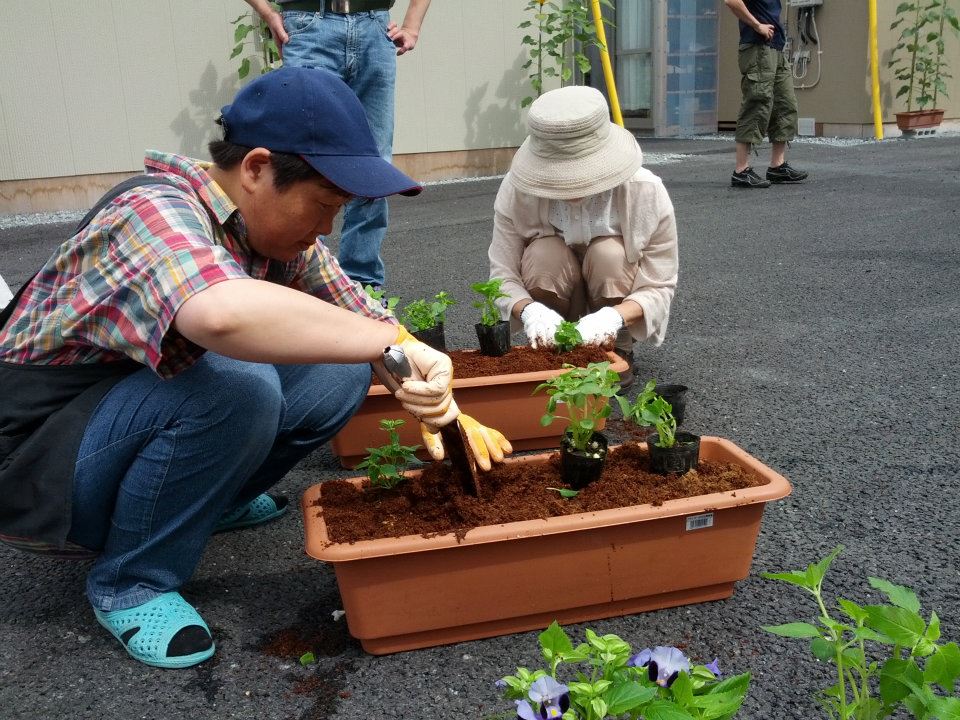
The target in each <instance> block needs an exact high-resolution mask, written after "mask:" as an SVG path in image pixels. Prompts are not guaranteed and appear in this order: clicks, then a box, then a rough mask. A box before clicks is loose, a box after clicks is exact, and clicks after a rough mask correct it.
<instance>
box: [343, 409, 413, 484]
mask: <svg viewBox="0 0 960 720" xmlns="http://www.w3.org/2000/svg"><path fill="white" fill-rule="evenodd" d="M402 425H404V421H403V420H381V421H380V429H381V430H386V431H387V433H389V436H390V442H389V443H388V444H387V445H382V446H380V447H378V448H367V457H366V458H365V459H364V460H363V462H361V463H360V464H359V465H357V469H358V470H366V471H367V477H368V478H370V487H373V488H378V489H381V490H391V489H393V488H395V487H396V486H397V485H399V484H400V483H401V482H403V479H404V476H403V471H404V469H405V468H406V467H407V465H409V464H410V463H412V462H415V461H416V459H417V455H416V452H417V450H418V449H419V447H420V446H419V445H401V444H400V433H399V432H397V430H398V428H400V427H401V426H402Z"/></svg>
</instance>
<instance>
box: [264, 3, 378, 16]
mask: <svg viewBox="0 0 960 720" xmlns="http://www.w3.org/2000/svg"><path fill="white" fill-rule="evenodd" d="M395 1H396V0H288V2H284V3H281V4H280V8H281V9H282V10H302V11H305V12H319V11H320V10H323V11H324V12H332V13H341V14H346V13H356V12H370V11H371V10H389V9H390V8H392V7H393V3H394V2H395Z"/></svg>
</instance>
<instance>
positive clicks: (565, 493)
mask: <svg viewBox="0 0 960 720" xmlns="http://www.w3.org/2000/svg"><path fill="white" fill-rule="evenodd" d="M547 490H554V491H556V492H558V493H560V497H564V498H575V497H576V496H577V495H579V494H580V491H579V490H570V489H569V488H555V487H548V488H547Z"/></svg>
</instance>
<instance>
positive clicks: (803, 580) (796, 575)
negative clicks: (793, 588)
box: [760, 571, 813, 590]
mask: <svg viewBox="0 0 960 720" xmlns="http://www.w3.org/2000/svg"><path fill="white" fill-rule="evenodd" d="M760 577H763V578H766V579H767V580H780V581H782V582H785V583H790V584H791V585H799V586H800V587H802V588H807V589H808V590H812V589H813V588H812V587H811V586H810V585H809V584H808V583H807V574H806V573H802V572H794V571H791V572H779V573H768V572H765V573H760Z"/></svg>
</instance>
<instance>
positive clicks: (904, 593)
mask: <svg viewBox="0 0 960 720" xmlns="http://www.w3.org/2000/svg"><path fill="white" fill-rule="evenodd" d="M867 579H868V580H869V581H870V586H871V587H873V588H875V589H877V590H879V591H880V592H882V593H883V594H884V595H886V596H887V597H888V598H889V599H890V602H891V603H893V604H894V605H896V606H897V607H901V608H903V609H904V610H909V611H910V612H913V613H918V612H920V601H919V600H918V599H917V594H916V593H915V592H914V591H913V590H911V589H910V588H908V587H904V586H903V585H894V584H893V583H892V582H888V581H886V580H883V579H881V578H875V577H871V578H867Z"/></svg>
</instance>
